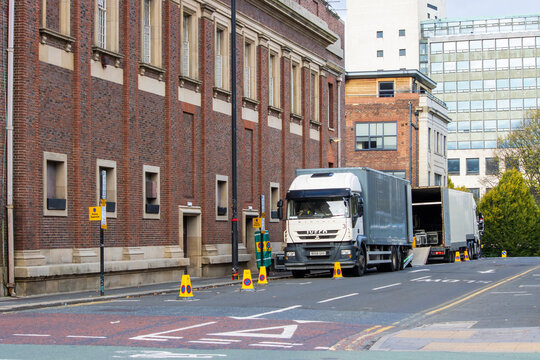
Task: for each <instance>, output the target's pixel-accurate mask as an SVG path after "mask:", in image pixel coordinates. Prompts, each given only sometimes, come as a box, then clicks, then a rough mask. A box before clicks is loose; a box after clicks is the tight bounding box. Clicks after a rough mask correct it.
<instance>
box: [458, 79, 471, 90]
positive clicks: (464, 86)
mask: <svg viewBox="0 0 540 360" xmlns="http://www.w3.org/2000/svg"><path fill="white" fill-rule="evenodd" d="M457 91H458V92H468V91H469V82H468V81H467V80H465V81H458V82H457Z"/></svg>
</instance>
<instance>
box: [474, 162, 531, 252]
mask: <svg viewBox="0 0 540 360" xmlns="http://www.w3.org/2000/svg"><path fill="white" fill-rule="evenodd" d="M478 210H479V211H481V212H482V214H483V215H484V223H485V233H484V236H483V237H482V244H483V245H484V248H483V251H484V254H485V255H487V256H501V251H502V250H506V251H507V253H508V256H539V255H540V209H539V208H538V206H537V205H536V203H535V201H534V198H533V196H532V194H531V192H530V190H529V188H528V186H527V184H526V183H525V180H524V179H523V176H522V174H521V173H520V172H519V171H517V170H514V169H512V170H509V171H507V172H505V173H504V174H503V176H502V178H501V180H500V181H499V184H498V185H497V186H496V187H495V188H493V189H492V190H491V191H490V192H488V193H487V194H486V195H485V196H484V197H483V198H482V201H481V202H480V204H479V206H478Z"/></svg>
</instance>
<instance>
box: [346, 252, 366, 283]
mask: <svg viewBox="0 0 540 360" xmlns="http://www.w3.org/2000/svg"><path fill="white" fill-rule="evenodd" d="M357 255H358V264H356V265H355V266H354V267H353V268H352V269H348V271H347V275H348V276H355V277H358V276H362V275H364V274H365V272H366V257H365V255H364V248H363V247H360V249H358V254H357Z"/></svg>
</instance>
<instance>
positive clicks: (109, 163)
mask: <svg viewBox="0 0 540 360" xmlns="http://www.w3.org/2000/svg"><path fill="white" fill-rule="evenodd" d="M101 170H105V171H106V182H107V184H106V187H107V191H106V194H107V195H106V199H107V204H108V203H109V202H114V203H115V209H114V211H107V217H108V218H116V217H117V214H118V201H117V186H116V184H117V182H116V161H113V160H104V159H97V160H96V206H98V205H99V204H100V199H101V193H100V189H101Z"/></svg>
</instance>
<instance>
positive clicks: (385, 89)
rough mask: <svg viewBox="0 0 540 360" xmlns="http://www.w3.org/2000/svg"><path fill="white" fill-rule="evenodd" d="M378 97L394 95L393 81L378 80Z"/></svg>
mask: <svg viewBox="0 0 540 360" xmlns="http://www.w3.org/2000/svg"><path fill="white" fill-rule="evenodd" d="M379 97H394V82H393V81H380V82H379Z"/></svg>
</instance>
